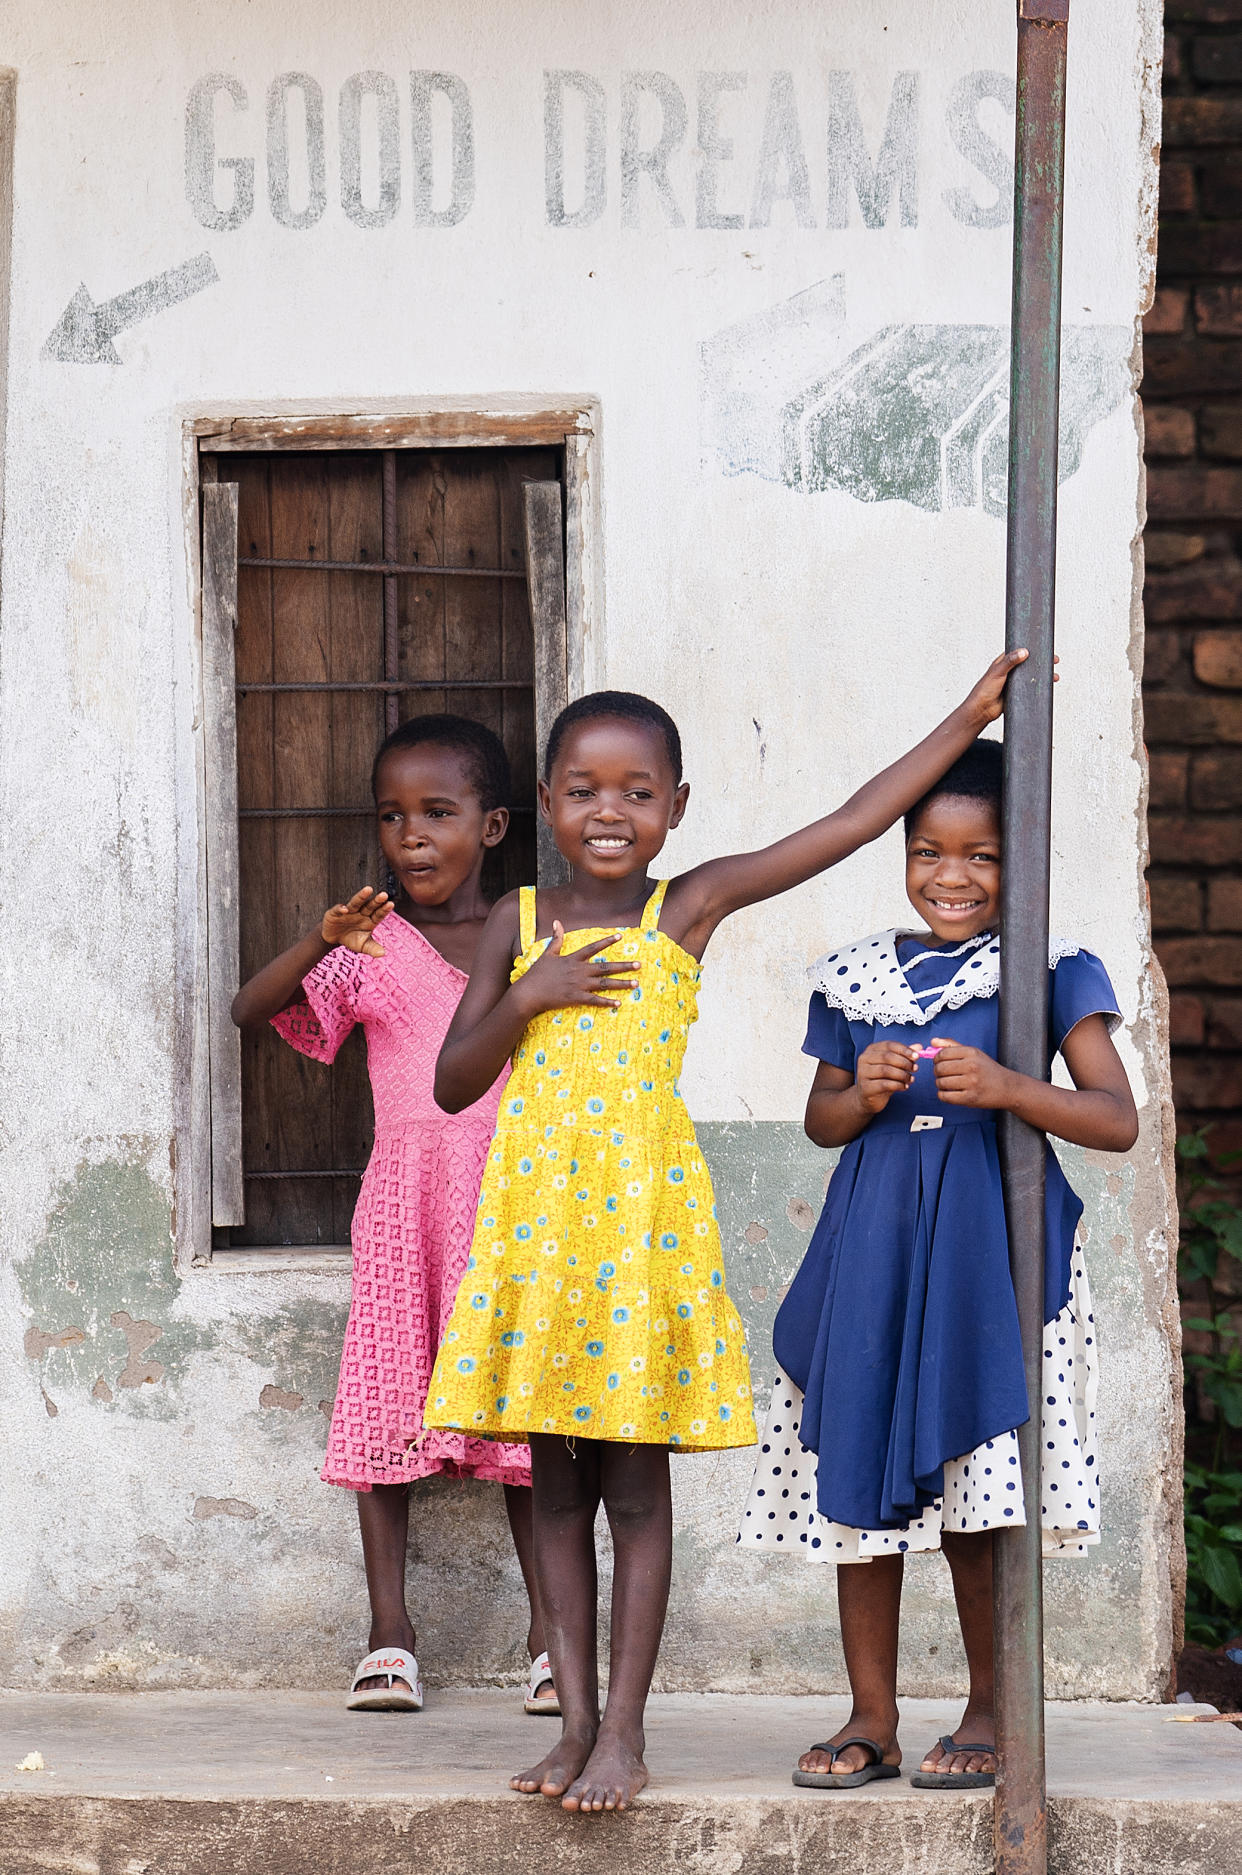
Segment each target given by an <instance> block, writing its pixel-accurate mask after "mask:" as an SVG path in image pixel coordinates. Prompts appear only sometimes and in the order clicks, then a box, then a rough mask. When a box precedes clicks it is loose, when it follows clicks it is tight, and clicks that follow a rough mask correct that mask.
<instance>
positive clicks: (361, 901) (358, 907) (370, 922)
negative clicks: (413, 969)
mask: <svg viewBox="0 0 1242 1875" xmlns="http://www.w3.org/2000/svg"><path fill="white" fill-rule="evenodd" d="M391 910H392V900H391V899H390V898H389V896H388V894H387V892H376V891H375V890H374V889H373V888H372V887H371V886H369V885H364V886H363V888H362V890H361V891H360V892H355V893H354V896H353V897H352V898H351V899H350V900H349V901H348V902H347V903H346V904H344V905H331V906H329V908H328V910H327V911H326V912H325V913H324V915H323V922H322V924H321V925H320V927H319V935H320V936H321V937H322V939H323V941H324V943H325V944H329V945H335V944H343V945H344V946H345V948H346V950H350V951H356V952H357V954H358V955H359V956H360V957H382V956H383V955H384V950H383V946H382V945H380V944H377V943H376V942H375V927H376V926H377V925H378V924H379V923H380V922H381V921H382V920H383V919H385V918H387V916H388V914H389V912H390V911H391Z"/></svg>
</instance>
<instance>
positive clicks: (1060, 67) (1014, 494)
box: [993, 0, 1069, 1875]
mask: <svg viewBox="0 0 1242 1875" xmlns="http://www.w3.org/2000/svg"><path fill="white" fill-rule="evenodd" d="M1068 32H1069V0H1018V83H1017V135H1016V160H1015V168H1014V225H1013V323H1012V329H1011V356H1010V401H1009V537H1008V559H1007V567H1006V582H1005V640H1006V643H1007V644H1008V645H1010V646H1015V645H1025V646H1026V647H1027V649H1028V650H1029V652H1030V654H1031V655H1030V658H1029V660H1028V662H1027V663H1026V664H1024V665H1023V666H1022V668H1021V670H1020V671H1018V672H1016V673H1015V674H1014V676H1013V678H1012V679H1011V681H1010V685H1009V693H1008V697H1007V700H1006V708H1005V811H1004V854H1005V867H1004V874H1003V880H1002V898H1001V957H1002V968H1001V999H1000V1058H1001V1060H1002V1062H1003V1063H1004V1064H1005V1065H1006V1066H1007V1067H1010V1068H1014V1069H1017V1070H1018V1071H1019V1072H1020V1073H1023V1074H1029V1075H1033V1076H1034V1077H1035V1078H1037V1079H1040V1080H1043V1079H1045V1078H1046V1076H1047V1071H1048V1054H1047V1048H1048V872H1049V850H1050V829H1051V793H1052V675H1053V618H1054V602H1055V580H1056V532H1057V414H1058V403H1059V386H1060V364H1061V236H1062V221H1063V207H1064V155H1065V64H1066V41H1067V38H1068ZM999 1131H1000V1151H1001V1168H1002V1173H1003V1178H1004V1189H1005V1215H1006V1219H1007V1222H1008V1228H1009V1255H1010V1266H1011V1269H1012V1271H1013V1281H1014V1289H1015V1292H1016V1295H1017V1300H1018V1317H1019V1321H1020V1323H1021V1327H1022V1348H1023V1354H1024V1358H1025V1363H1026V1384H1027V1395H1028V1398H1029V1400H1030V1418H1029V1420H1028V1421H1027V1424H1026V1425H1025V1426H1024V1427H1023V1428H1022V1430H1021V1432H1020V1434H1019V1438H1018V1443H1019V1449H1020V1453H1021V1463H1022V1486H1023V1491H1024V1493H1025V1498H1026V1524H1025V1527H1024V1528H1023V1529H1020V1530H1006V1531H1002V1532H999V1533H998V1535H997V1538H996V1544H995V1591H994V1609H995V1628H996V1701H997V1715H996V1716H997V1742H998V1746H999V1756H1000V1771H999V1774H998V1777H997V1783H996V1809H995V1818H994V1824H993V1836H994V1854H995V1864H996V1870H997V1875H1046V1871H1047V1867H1048V1814H1047V1790H1046V1785H1045V1781H1044V1624H1043V1577H1042V1540H1041V1517H1040V1465H1039V1461H1040V1430H1039V1409H1040V1400H1041V1396H1042V1391H1043V1389H1042V1386H1041V1377H1040V1364H1041V1353H1042V1348H1043V1320H1044V1152H1045V1144H1044V1137H1043V1135H1042V1134H1041V1133H1037V1132H1035V1131H1034V1130H1033V1129H1032V1128H1031V1127H1029V1126H1027V1125H1026V1124H1025V1123H1024V1122H1023V1121H1021V1120H1018V1119H1017V1118H1015V1116H1014V1115H1012V1114H1002V1116H1001V1120H1000V1129H999Z"/></svg>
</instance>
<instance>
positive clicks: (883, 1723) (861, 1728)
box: [798, 1712, 901, 1777]
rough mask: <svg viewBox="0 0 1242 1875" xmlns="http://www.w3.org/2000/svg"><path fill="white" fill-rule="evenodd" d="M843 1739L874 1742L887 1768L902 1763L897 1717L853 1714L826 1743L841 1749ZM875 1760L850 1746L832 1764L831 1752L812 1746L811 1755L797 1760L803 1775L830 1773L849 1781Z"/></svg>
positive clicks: (806, 1752)
mask: <svg viewBox="0 0 1242 1875" xmlns="http://www.w3.org/2000/svg"><path fill="white" fill-rule="evenodd" d="M843 1738H873V1739H874V1740H875V1742H876V1744H877V1745H878V1746H879V1747H880V1749H881V1751H882V1752H883V1754H884V1756H883V1758H882V1760H881V1762H882V1763H884V1764H900V1763H901V1747H900V1745H899V1744H898V1743H897V1714H896V1713H895V1712H892V1713H890V1714H889V1715H888V1716H887V1717H885V1718H879V1717H877V1716H876V1714H875V1713H867V1712H862V1713H859V1712H853V1713H851V1714H850V1717H849V1719H848V1720H847V1722H846V1723H845V1724H844V1725H843V1726H841V1727H840V1729H839V1730H838V1731H835V1732H834V1733H833V1734H832V1737H831V1738H829V1739H826V1740H825V1744H826V1745H827V1746H828V1747H832V1746H833V1745H839V1744H840V1743H841V1740H842V1739H843ZM872 1763H874V1759H873V1758H872V1756H871V1753H870V1752H869V1751H865V1750H864V1749H863V1747H862V1746H861V1745H851V1746H850V1747H849V1749H848V1750H846V1751H843V1752H842V1753H841V1756H840V1757H839V1758H836V1759H834V1760H831V1761H830V1760H829V1756H828V1751H827V1750H825V1749H823V1748H821V1747H820V1746H818V1745H813V1746H812V1747H811V1749H810V1751H804V1752H803V1754H802V1756H801V1757H800V1758H799V1759H798V1769H799V1770H800V1771H817V1772H819V1773H821V1774H822V1775H825V1776H826V1775H827V1774H828V1773H829V1772H831V1773H832V1775H833V1776H834V1777H848V1776H849V1775H850V1773H851V1772H852V1771H864V1770H866V1768H867V1766H868V1765H869V1764H872Z"/></svg>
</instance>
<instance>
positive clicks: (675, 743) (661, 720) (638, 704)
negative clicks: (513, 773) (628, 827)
mask: <svg viewBox="0 0 1242 1875" xmlns="http://www.w3.org/2000/svg"><path fill="white" fill-rule="evenodd" d="M609 717H616V718H619V719H620V721H622V722H625V723H641V724H642V725H643V727H644V728H646V729H654V730H655V732H656V734H657V735H658V736H659V737H660V738H661V740H662V741H663V743H664V749H665V753H666V754H667V756H668V760H669V767H670V768H671V769H672V771H673V780H674V782H676V783H677V785H678V786H680V785H681V736H680V735H679V733H678V729H677V725H676V723H675V722H674V721H673V719H672V717H671V716H670V715H669V713H668V711H667V710H664V709H661V708H660V705H659V704H658V703H653V702H652V701H651V698H650V697H640V696H639V695H638V694H637V693H636V692H635V691H633V690H593V691H592V692H591V694H590V696H586V697H576V698H575V699H574V701H573V702H572V703H568V704H566V706H565V708H564V709H563V710H562V711H561V713H560V715H559V716H558V717H557V719H556V721H555V722H554V723H553V725H552V728H551V730H550V731H549V734H548V747H547V752H546V755H545V758H544V770H543V772H544V776H545V778H546V777H547V776H549V775H550V774H551V773H552V764H553V763H554V762H555V760H556V758H557V756H558V755H559V754H560V750H561V744H562V743H563V742H564V740H565V737H566V736H567V735H568V733H569V731H570V730H571V729H575V728H577V726H578V724H579V723H594V722H602V721H605V720H607V719H608V718H609Z"/></svg>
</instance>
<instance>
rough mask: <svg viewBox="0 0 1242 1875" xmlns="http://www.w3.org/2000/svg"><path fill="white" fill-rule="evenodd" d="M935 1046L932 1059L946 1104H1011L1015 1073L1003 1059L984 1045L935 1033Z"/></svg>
mask: <svg viewBox="0 0 1242 1875" xmlns="http://www.w3.org/2000/svg"><path fill="white" fill-rule="evenodd" d="M932 1047H933V1048H935V1049H938V1050H939V1053H938V1054H937V1056H936V1058H935V1060H934V1061H933V1062H932V1073H933V1074H934V1075H935V1077H936V1094H937V1097H938V1098H939V1099H940V1100H943V1101H944V1103H945V1105H946V1106H948V1107H1006V1106H1008V1104H1009V1092H1010V1087H1011V1083H1012V1076H1011V1075H1010V1072H1009V1070H1008V1068H1002V1067H1001V1064H1000V1062H999V1061H994V1060H993V1059H992V1057H991V1055H986V1054H984V1052H983V1050H982V1049H981V1048H967V1047H966V1046H965V1044H964V1043H962V1042H950V1041H946V1040H945V1039H944V1038H943V1037H941V1036H936V1035H933V1037H932Z"/></svg>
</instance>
